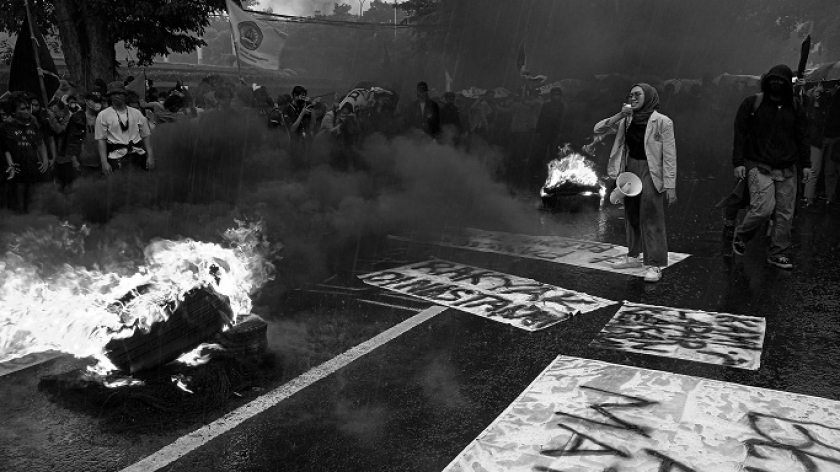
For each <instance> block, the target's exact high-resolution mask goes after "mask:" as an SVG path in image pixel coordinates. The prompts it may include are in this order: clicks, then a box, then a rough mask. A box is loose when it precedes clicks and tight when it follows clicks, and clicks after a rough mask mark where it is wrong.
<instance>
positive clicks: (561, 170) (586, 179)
mask: <svg viewBox="0 0 840 472" xmlns="http://www.w3.org/2000/svg"><path fill="white" fill-rule="evenodd" d="M566 182H569V183H572V184H576V185H581V186H587V187H594V186H596V185H598V184H599V180H598V174H597V173H596V172H595V169H594V164H593V163H592V162H591V161H589V160H587V159H586V157H584V156H583V155H581V154H578V153H572V154H569V155H567V156H565V157H563V158H562V159H554V160H552V161H551V162H549V163H548V178H547V179H546V181H545V185H543V190H550V189H552V188H555V187H559V186H561V185H563V184H564V183H566Z"/></svg>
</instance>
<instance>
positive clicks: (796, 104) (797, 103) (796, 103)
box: [750, 92, 802, 117]
mask: <svg viewBox="0 0 840 472" xmlns="http://www.w3.org/2000/svg"><path fill="white" fill-rule="evenodd" d="M754 97H755V101H754V102H753V109H752V113H750V116H751V117H753V116H755V113H756V112H757V111H758V107H760V106H761V102H762V101H763V100H764V92H758V93H757V94H755V95H754ZM793 111H794V113H796V116H799V112H800V111H802V99H801V98H799V97H794V98H793Z"/></svg>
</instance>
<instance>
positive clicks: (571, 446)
mask: <svg viewBox="0 0 840 472" xmlns="http://www.w3.org/2000/svg"><path fill="white" fill-rule="evenodd" d="M838 444H840V402H836V401H830V400H826V399H822V398H815V397H809V396H805V395H796V394H792V393H786V392H779V391H775V390H766V389H761V388H755V387H747V386H743V385H737V384H732V383H727V382H719V381H714V380H706V379H701V378H697V377H690V376H685V375H677V374H672V373H668V372H659V371H653V370H646V369H638V368H635V367H626V366H620V365H614V364H608V363H605V362H600V361H594V360H588V359H580V358H576V357H566V356H559V357H557V359H555V360H554V362H553V363H552V364H551V365H549V366H548V368H547V369H546V370H545V371H543V372H542V374H540V376H539V377H537V379H536V380H534V382H533V383H532V384H531V385H530V386H528V388H527V389H526V390H525V391H524V392H523V393H522V395H520V396H519V398H517V399H516V400H515V401H514V402H513V403H512V404H511V405H510V406H509V407H508V408H507V409H506V410H505V411H504V412H503V413H502V414H501V415H500V416H499V417H498V418H496V420H495V421H493V423H492V424H491V425H490V426H489V427H488V428H487V429H486V430H485V431H484V432H482V433H481V435H479V436H478V438H476V439H475V440H474V441H473V442H472V443H470V444H469V445H468V446H467V447H466V449H465V450H464V451H463V452H461V454H459V455H458V457H456V458H455V460H453V461H452V462H451V463H450V464H449V465H448V466H447V467H446V469H445V471H446V472H467V471H470V472H472V471H477V470H481V471H484V472H526V471H527V472H533V471H568V472H583V471H592V472H606V471H615V472H623V471H634V472H636V471H659V472H663V471H665V472H744V471H753V472H787V471H793V470H801V471H813V472H817V471H836V470H840V448H838V447H837V445H838Z"/></svg>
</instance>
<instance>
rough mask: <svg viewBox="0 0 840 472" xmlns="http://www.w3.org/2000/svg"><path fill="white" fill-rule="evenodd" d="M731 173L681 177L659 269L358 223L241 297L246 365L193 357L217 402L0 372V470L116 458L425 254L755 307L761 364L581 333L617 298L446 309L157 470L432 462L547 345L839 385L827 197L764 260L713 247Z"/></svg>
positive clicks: (232, 402)
mask: <svg viewBox="0 0 840 472" xmlns="http://www.w3.org/2000/svg"><path fill="white" fill-rule="evenodd" d="M728 185H729V182H728V180H725V179H724V178H723V177H718V178H717V179H714V180H705V181H700V180H697V179H693V180H692V179H685V180H684V181H683V182H681V185H680V203H679V204H678V206H677V207H675V208H673V209H672V210H670V211H669V215H668V228H669V243H670V250H672V251H678V252H684V253H689V254H691V255H692V256H691V257H690V258H688V259H687V260H685V261H683V262H681V263H679V264H677V265H675V266H673V267H671V268H668V269H667V270H665V272H664V278H663V280H662V281H661V282H660V283H658V284H645V282H643V281H642V280H641V279H640V278H635V277H627V276H624V275H619V274H612V273H608V272H603V271H595V270H588V269H583V268H577V267H573V266H567V265H561V264H554V263H548V262H542V261H537V260H531V259H523V258H517V257H509V256H504V255H498V254H489V253H479V252H473V251H467V250H459V249H451V248H443V247H438V246H433V245H424V244H414V243H404V242H396V241H393V240H389V239H387V238H386V237H385V236H386V235H377V236H375V237H371V238H370V239H369V240H368V241H366V242H363V244H361V245H360V247H359V248H358V249H359V252H358V254H357V255H354V256H353V257H349V256H348V257H347V258H346V260H345V261H343V263H342V264H341V265H340V271H339V273H338V274H337V275H336V276H335V277H333V278H331V279H330V280H328V281H324V282H322V283H320V284H312V285H311V286H307V287H304V288H302V289H300V290H297V291H295V292H292V293H289V294H287V295H285V296H284V297H283V299H282V303H281V305H280V309H274V310H271V311H269V310H268V309H267V308H266V307H258V308H257V309H256V310H255V311H257V312H258V313H259V314H261V315H262V316H263V317H264V318H266V319H267V320H268V321H269V322H270V324H271V326H270V332H269V335H270V339H271V345H270V353H269V355H268V356H266V357H265V358H264V359H262V360H261V362H260V363H259V364H258V365H257V366H246V367H241V369H245V370H247V371H248V376H247V379H245V380H244V381H242V382H238V383H236V382H233V381H230V379H232V378H233V375H232V374H231V372H236V371H237V369H240V368H239V367H236V366H230V365H224V366H221V367H220V366H213V365H212V364H213V363H211V365H208V366H205V367H204V368H203V370H201V368H200V370H197V371H194V372H192V373H190V375H192V376H193V377H195V378H199V377H201V378H207V377H209V376H211V375H216V376H217V377H214V378H217V381H218V382H217V383H219V384H221V383H223V382H222V380H218V379H220V378H221V377H218V375H219V373H220V372H222V373H226V375H227V377H226V378H227V380H228V383H227V384H226V385H231V387H230V390H231V391H230V392H228V393H226V394H224V395H222V397H223V399H222V401H221V402H219V401H216V400H218V397H213V400H214V403H212V406H211V403H205V404H204V406H205V407H204V408H202V407H201V405H202V402H201V401H195V400H194V399H193V400H189V401H188V400H184V404H185V405H187V404H189V405H191V408H189V409H186V410H185V411H171V410H170V411H161V410H159V409H155V408H154V405H150V404H148V402H147V403H145V404H142V402H138V400H137V399H136V398H134V399H131V400H133V401H134V402H133V403H132V402H131V401H129V400H126V398H130V396H128V397H127V396H123V397H124V398H123V399H122V400H123V403H122V404H120V402H118V401H116V400H114V401H113V402H110V403H109V401H108V399H107V398H105V399H103V398H102V397H101V395H99V394H98V393H97V392H92V393H84V392H82V393H79V392H78V391H73V389H71V388H68V387H67V386H66V385H64V384H55V383H52V384H51V383H49V382H47V381H45V379H50V378H54V377H50V376H55V375H58V374H66V373H67V372H72V371H74V370H75V369H79V368H81V367H83V366H84V365H85V361H83V360H82V361H80V360H75V359H72V358H69V357H59V358H58V359H55V360H52V361H48V362H46V363H43V364H40V365H37V366H34V367H31V368H29V369H25V370H22V371H19V372H15V373H12V374H9V375H6V376H3V377H0V398H2V399H3V402H2V403H3V406H2V407H0V470H4V471H5V470H9V471H28V472H29V471H31V472H36V471H50V472H60V471H79V470H85V471H115V470H122V469H123V468H126V467H129V466H131V465H132V464H134V463H136V462H137V461H139V460H141V459H143V458H145V457H147V456H150V455H152V454H155V452H156V451H158V450H160V449H161V448H164V447H166V446H167V445H170V444H173V443H176V442H177V441H178V438H181V437H183V436H184V435H186V434H188V433H190V432H193V431H196V430H197V429H199V428H201V427H202V426H203V425H207V424H209V423H211V422H213V421H214V420H216V419H218V418H221V417H223V416H224V415H225V414H226V413H228V412H231V411H234V410H235V409H236V408H239V407H242V406H243V405H247V404H248V403H249V402H250V401H252V400H255V399H259V398H261V397H263V396H265V395H266V394H268V393H269V392H272V391H273V390H274V389H275V388H277V387H279V386H282V385H284V384H287V383H288V382H290V381H291V380H293V379H295V378H298V377H299V376H301V375H302V374H304V373H306V372H307V371H310V369H312V368H313V367H315V366H317V365H319V364H322V363H324V362H328V361H330V359H333V358H334V357H335V356H338V355H340V354H341V353H343V352H345V351H347V350H348V349H350V348H352V347H353V346H356V345H359V344H360V343H363V342H365V341H367V340H369V339H371V338H374V337H376V336H377V335H380V334H381V333H383V332H387V330H389V329H390V328H392V327H394V326H398V325H399V324H400V323H402V322H404V321H406V320H409V319H411V318H412V317H413V316H415V315H416V314H417V313H418V312H420V311H421V310H423V309H425V308H428V307H429V306H430V305H429V304H428V303H426V302H421V301H412V300H409V299H406V298H399V297H395V296H394V295H392V294H388V293H385V292H383V291H380V290H378V289H373V288H369V287H366V286H365V285H364V284H362V283H361V282H359V281H358V280H357V279H356V278H355V275H357V274H358V273H364V272H367V271H372V270H380V269H385V268H389V267H395V266H399V265H403V264H405V263H409V262H415V261H422V260H425V259H427V258H429V257H431V256H434V257H439V258H444V259H447V260H451V261H456V262H461V263H464V264H469V265H473V266H478V267H483V268H487V269H492V270H496V271H499V272H504V273H507V274H513V275H518V276H523V277H528V278H531V279H535V280H538V281H540V282H544V283H549V284H553V285H557V286H560V287H563V288H567V289H572V290H578V291H582V292H586V293H589V294H592V295H596V296H600V297H605V298H609V299H611V300H617V301H620V300H628V301H632V302H638V303H646V304H651V305H661V306H673V307H682V308H691V309H699V310H705V311H716V312H728V313H737V314H743V315H752V316H760V317H764V318H765V319H766V321H767V332H766V340H765V346H764V353H763V355H762V364H761V367H760V369H758V370H756V371H748V370H740V369H733V368H729V367H723V366H718V365H709V364H700V363H696V362H690V361H684V360H677V359H669V358H664V357H654V356H648V355H641V354H632V353H625V352H619V351H610V350H603V349H595V348H592V347H590V346H589V343H590V342H591V341H592V339H593V338H594V337H595V336H596V335H597V333H598V332H599V331H600V330H601V329H602V328H603V326H604V324H605V323H606V322H607V321H608V320H609V319H610V318H611V317H612V316H613V315H614V314H615V312H616V311H617V309H618V307H617V306H611V307H607V308H603V309H601V310H598V311H595V312H591V313H587V314H583V315H579V316H577V317H575V318H573V319H572V320H570V321H567V322H564V323H560V324H558V325H555V326H552V327H550V328H548V329H545V330H542V331H538V332H533V333H529V332H526V331H523V330H519V329H515V328H512V327H509V326H507V325H504V324H501V323H497V322H494V321H491V320H487V319H484V318H480V317H477V316H474V315H471V314H467V313H463V312H460V311H456V310H452V309H449V310H445V311H443V312H442V313H440V314H438V315H437V316H434V317H432V318H431V319H429V320H428V321H425V322H423V323H421V324H418V325H417V326H415V327H413V328H412V329H410V330H408V331H406V332H405V333H403V334H400V335H398V336H395V337H393V339H390V340H389V341H388V342H387V343H384V344H383V345H381V346H378V347H376V348H375V349H372V350H371V351H370V352H369V353H367V354H365V355H363V356H360V357H359V358H358V359H356V360H355V361H353V362H351V363H349V364H347V365H346V366H342V367H340V368H338V369H336V371H335V372H334V373H331V374H329V375H326V376H325V377H324V378H323V379H321V380H318V381H316V382H314V383H312V384H311V385H309V386H307V387H305V388H303V389H301V390H300V391H299V392H297V393H295V394H294V395H291V396H289V397H288V398H286V399H284V400H283V401H280V402H278V403H277V404H276V405H274V406H271V407H268V408H266V409H265V410H264V411H262V412H260V413H259V414H257V415H255V416H253V417H251V418H249V419H247V420H245V421H243V422H241V424H237V425H236V426H235V427H233V428H231V429H229V430H227V431H225V432H223V433H221V434H219V435H217V436H214V437H213V438H212V439H210V440H208V441H206V442H203V443H201V444H200V445H198V446H197V447H195V448H193V449H191V450H190V449H185V450H184V451H183V452H182V453H179V452H177V451H176V452H175V453H174V454H175V455H174V456H172V457H173V459H172V462H171V463H169V464H168V465H166V466H164V467H162V468H160V469H159V470H167V471H207V470H219V471H222V470H223V471H275V470H276V471H285V470H289V471H306V470H313V471H314V470H318V471H324V470H341V471H380V470H381V471H386V470H400V471H418V472H419V471H423V472H437V471H440V470H442V469H443V468H444V467H445V466H446V465H447V464H448V463H449V462H450V461H451V460H452V459H453V458H454V457H455V456H456V455H457V454H458V453H459V452H460V451H461V450H462V449H463V448H464V447H465V446H466V445H467V444H468V443H469V442H470V441H472V440H473V439H474V438H475V437H476V436H477V435H478V434H479V433H480V432H481V431H482V430H484V428H486V427H487V426H488V424H490V422H491V421H492V420H493V419H494V418H495V417H496V416H498V415H499V414H500V413H501V412H502V411H503V410H504V409H505V408H506V407H507V405H508V404H510V402H511V401H513V400H514V399H515V398H516V397H517V396H518V395H519V394H520V393H521V392H522V390H523V389H524V388H525V387H526V386H527V385H528V384H529V383H530V382H531V381H532V380H533V379H534V378H535V377H536V376H537V375H538V374H539V373H540V372H541V371H542V370H543V369H544V368H545V367H546V366H547V365H548V364H549V363H550V362H551V361H552V360H553V359H554V358H555V357H556V356H557V355H560V354H563V355H569V356H577V357H583V358H590V359H598V360H603V361H607V362H612V363H617V364H623V365H630V366H638V367H645V368H650V369H657V370H664V371H669V372H674V373H680V374H687V375H692V376H698V377H703V378H709V379H719V380H723V381H727V382H734V383H738V384H743V385H749V386H758V387H766V388H771V389H777V390H783V391H789V392H795V393H800V394H808V395H814V396H818V397H824V398H828V399H833V400H840V375H838V374H837V369H836V367H835V366H836V365H838V364H840V347H838V346H840V345H839V344H838V343H837V340H838V339H839V338H840V337H839V336H838V335H840V321H838V315H840V294H838V290H837V287H838V286H840V285H838V283H840V213H830V212H829V213H820V214H805V213H802V214H800V215H798V216H797V221H796V231H795V233H794V239H795V245H796V246H795V248H794V250H793V253H792V255H793V256H794V261H795V263H796V267H795V268H794V270H792V271H783V270H780V269H776V268H773V267H770V266H768V265H767V264H766V263H765V261H764V252H763V251H764V247H763V245H764V244H765V242H764V241H760V240H759V241H756V242H755V243H754V244H752V245H751V246H750V247H749V250H748V253H747V255H746V256H744V257H735V258H733V257H731V256H728V255H727V254H726V251H725V248H724V246H723V245H722V244H721V238H720V220H719V214H718V213H717V211H715V210H714V209H712V208H711V207H712V205H713V203H714V201H716V200H717V199H718V198H719V197H720V196H721V195H722V194H723V193H724V192H725V189H726V187H727V186H728ZM525 198H528V197H525ZM620 216H621V212H620V211H617V210H616V209H615V208H609V207H605V208H603V209H601V210H598V211H582V212H578V213H569V212H563V211H560V212H555V213H541V214H540V215H539V218H541V219H543V221H545V222H546V224H547V227H548V223H557V222H559V223H561V224H562V227H563V228H565V229H564V233H565V234H564V235H566V236H574V237H576V238H579V239H589V240H600V241H607V242H613V243H617V244H621V243H623V221H622V220H621V218H620ZM188 373H189V372H188ZM56 385H59V386H58V387H57V386H56ZM60 385H64V386H63V387H62V386H60ZM215 393H218V392H215ZM183 395H184V398H185V399H188V398H189V395H190V394H188V393H184V394H183ZM207 398H210V397H207ZM207 402H210V400H207ZM141 404H142V405H145V406H143V408H139V407H138V408H139V409H132V408H133V407H134V406H135V405H141ZM176 449H177V448H176Z"/></svg>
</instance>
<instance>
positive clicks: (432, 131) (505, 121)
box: [0, 76, 840, 237]
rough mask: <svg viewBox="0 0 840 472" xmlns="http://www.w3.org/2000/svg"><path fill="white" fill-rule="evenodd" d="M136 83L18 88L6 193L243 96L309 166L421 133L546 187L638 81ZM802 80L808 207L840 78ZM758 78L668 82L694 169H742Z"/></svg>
mask: <svg viewBox="0 0 840 472" xmlns="http://www.w3.org/2000/svg"><path fill="white" fill-rule="evenodd" d="M127 85H130V84H128V83H127V81H117V82H112V83H110V84H105V83H103V82H102V81H98V82H97V84H96V86H95V87H94V88H93V89H92V90H89V91H77V90H76V89H75V87H74V86H73V84H72V83H69V82H67V81H63V82H62V86H61V87H60V88H59V90H58V91H57V92H56V94H55V96H54V97H52V98H51V100H50V101H49V103H47V105H46V107H44V106H43V104H42V103H41V100H40V98H39V97H37V96H30V95H28V94H26V93H24V92H15V91H11V92H7V93H6V94H4V95H3V97H2V99H0V104H1V105H2V106H0V114H2V115H1V116H0V119H2V124H0V156H2V157H3V158H4V160H5V174H4V179H3V180H4V182H3V185H2V189H0V206H2V207H3V208H8V209H11V210H13V211H17V212H21V213H25V212H27V211H29V207H30V204H31V198H32V192H33V189H34V188H35V187H36V186H39V185H47V184H50V183H52V184H53V185H54V186H55V188H56V189H57V191H59V192H62V193H65V194H70V193H72V191H73V184H74V181H76V180H77V179H79V178H87V179H102V178H108V175H109V174H111V173H114V172H131V171H135V170H138V171H151V170H152V169H154V167H155V153H154V146H153V145H152V144H153V143H154V138H153V135H154V133H155V130H156V128H158V127H161V126H167V125H168V124H171V123H180V122H186V121H189V120H201V119H202V116H203V115H206V114H207V113H208V112H210V111H213V110H217V111H219V112H221V113H235V110H238V109H242V108H249V109H252V111H253V112H255V114H257V115H258V116H260V119H262V120H263V124H264V128H265V133H266V134H267V135H270V136H273V139H274V141H273V142H275V143H276V147H277V149H278V151H283V152H287V153H288V155H289V156H290V158H291V161H292V162H293V163H294V165H295V166H297V167H299V168H305V167H306V166H309V165H311V154H312V153H313V152H314V151H313V150H314V149H316V148H318V149H322V150H323V149H326V150H327V154H328V160H329V163H330V165H332V166H333V167H335V168H336V169H338V170H342V171H354V170H362V169H364V166H365V163H364V159H363V158H362V157H361V153H360V151H361V149H362V147H363V145H364V142H365V140H366V139H368V137H369V136H371V135H373V134H375V133H376V134H382V135H385V136H386V137H394V136H396V135H400V134H406V133H408V134H411V133H413V134H416V135H420V136H425V137H426V139H433V140H437V141H438V142H440V143H442V144H446V145H451V146H455V147H459V148H462V149H464V150H466V151H469V150H471V149H472V148H475V147H476V146H481V145H484V144H489V145H492V146H495V147H496V148H497V149H500V150H502V152H503V154H504V156H505V158H504V162H501V163H498V164H499V165H498V167H499V168H498V169H495V170H496V171H497V173H498V174H497V175H498V176H499V177H500V178H502V179H505V180H507V182H508V183H510V184H511V185H512V186H514V185H515V186H519V187H520V188H524V189H531V190H532V191H533V190H535V189H536V188H537V187H538V186H539V185H540V184H541V183H542V182H543V181H544V179H545V177H546V176H545V172H546V167H545V166H546V164H547V163H548V162H549V161H550V160H551V159H552V158H554V157H556V155H557V149H558V146H560V145H561V144H563V143H566V142H571V143H572V145H573V147H575V148H577V149H585V150H588V152H589V154H590V156H589V157H590V158H591V159H593V160H594V161H595V162H596V164H597V166H598V167H599V170H601V173H602V174H603V173H604V171H605V170H606V164H607V160H608V154H609V152H608V149H609V146H606V143H601V144H598V143H599V141H597V140H596V141H592V140H593V137H594V135H593V133H592V130H591V123H593V122H596V121H597V120H598V119H600V118H601V117H602V116H603V114H604V112H605V111H608V110H611V109H613V108H615V103H616V102H617V101H620V100H622V97H624V94H626V93H627V90H629V89H630V87H631V86H632V82H628V81H627V80H624V81H621V80H595V79H593V80H592V81H590V83H589V85H588V87H586V88H584V89H583V90H582V91H577V92H576V93H575V94H564V93H563V90H562V89H561V88H560V87H556V88H549V89H548V90H545V89H543V90H538V89H535V88H530V87H527V86H523V87H521V88H520V89H518V90H517V91H515V92H514V93H504V94H502V95H501V96H497V92H496V91H494V90H487V91H485V92H484V93H483V94H480V95H478V96H471V95H469V94H464V93H455V92H446V93H443V94H437V93H435V94H434V96H432V94H431V93H430V89H429V86H428V85H427V84H426V83H425V82H419V83H417V84H416V88H415V89H414V97H412V99H410V100H404V101H400V97H399V95H398V94H397V93H396V92H394V91H389V93H386V94H381V95H380V96H378V97H377V98H376V99H375V100H373V99H371V101H369V102H367V103H365V104H364V106H361V107H360V106H359V105H358V104H356V103H352V102H348V101H346V100H344V101H343V100H342V99H343V98H344V95H342V94H339V93H330V94H327V95H324V96H320V97H312V96H311V95H310V94H309V91H308V90H307V89H306V88H305V87H304V86H296V87H294V88H293V89H292V90H290V91H289V93H288V94H286V93H281V94H279V95H278V96H277V97H276V98H272V97H271V94H270V93H269V91H268V90H267V88H266V87H265V86H258V85H246V84H244V83H239V84H234V83H231V82H228V81H226V79H223V78H221V77H219V76H209V77H207V78H205V79H204V80H202V81H201V82H200V83H199V84H198V85H197V86H196V87H195V88H194V89H193V90H190V88H189V87H188V86H185V85H183V84H181V83H178V84H176V85H175V86H174V87H172V88H171V89H168V90H159V89H157V88H156V87H155V86H154V83H152V82H151V81H149V82H148V84H147V85H148V87H146V88H145V89H144V90H145V96H139V94H138V93H136V92H134V91H132V90H136V88H135V87H131V86H128V87H127ZM797 90H798V92H797V93H799V94H800V95H801V100H800V101H801V103H802V108H803V110H804V112H805V113H806V114H807V116H808V119H809V127H810V128H809V130H810V134H811V143H812V150H811V152H812V157H811V160H812V161H813V162H812V168H813V174H814V178H813V179H811V180H810V181H809V182H808V184H807V185H805V186H801V185H800V187H801V188H800V189H799V192H800V193H799V195H800V196H801V197H802V199H803V204H804V206H805V208H806V210H807V211H823V210H824V209H826V208H828V209H833V208H834V207H835V206H837V204H836V202H835V195H836V185H837V181H838V177H839V176H840V169H838V155H837V154H838V152H840V151H838V150H837V149H835V146H834V144H835V143H836V142H837V140H838V138H840V100H834V96H835V94H836V91H837V82H820V83H815V84H809V85H807V86H805V87H801V88H799V89H797ZM799 90H803V91H799ZM540 92H542V93H540ZM757 92H759V90H758V87H757V86H755V85H753V86H752V87H750V86H748V85H745V84H744V83H736V84H719V85H718V84H715V83H713V82H712V81H711V80H703V81H702V82H700V83H699V84H697V85H693V86H690V87H689V86H686V87H682V89H677V88H676V87H674V86H673V84H672V85H670V86H666V87H661V86H660V87H659V96H660V103H659V108H660V109H662V110H665V111H666V112H667V114H668V116H669V117H671V118H672V119H673V121H674V123H675V127H676V130H677V131H676V137H677V142H678V147H679V148H681V149H690V158H689V159H682V160H681V161H680V175H681V177H682V178H686V176H687V178H693V179H699V180H706V179H712V178H720V177H722V176H724V175H727V174H731V171H729V170H727V169H730V167H729V166H728V161H729V157H730V156H731V155H732V142H733V138H734V136H733V133H734V131H733V123H734V122H735V117H736V112H737V111H738V105H739V103H740V102H741V101H743V100H744V98H745V97H749V96H752V95H754V94H755V93H757ZM342 103H343V105H342ZM586 144H590V146H589V147H587V146H585V145H586ZM822 197H824V200H823V199H822ZM823 201H824V202H825V203H822V202H823ZM736 216H737V209H736V210H733V209H732V208H730V209H729V210H728V211H727V212H726V214H725V225H724V232H725V233H726V234H728V235H729V236H730V237H731V235H732V234H733V233H734V229H733V228H734V224H735V218H736Z"/></svg>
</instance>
